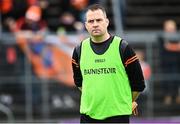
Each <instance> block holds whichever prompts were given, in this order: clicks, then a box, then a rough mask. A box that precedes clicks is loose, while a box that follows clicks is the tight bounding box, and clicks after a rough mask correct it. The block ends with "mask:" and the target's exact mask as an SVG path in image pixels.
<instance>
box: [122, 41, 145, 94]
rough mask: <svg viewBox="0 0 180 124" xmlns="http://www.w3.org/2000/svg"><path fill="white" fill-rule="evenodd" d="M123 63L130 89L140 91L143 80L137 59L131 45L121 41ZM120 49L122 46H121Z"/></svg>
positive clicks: (143, 84)
mask: <svg viewBox="0 0 180 124" xmlns="http://www.w3.org/2000/svg"><path fill="white" fill-rule="evenodd" d="M121 47H123V49H124V50H123V51H121V54H122V58H123V63H124V66H125V70H126V73H127V75H128V78H129V81H130V86H131V90H132V91H138V92H142V91H143V90H144V88H145V81H144V76H143V72H142V69H141V65H140V63H139V59H138V58H137V56H136V53H135V52H134V50H133V49H132V47H131V46H130V45H129V44H128V43H127V42H126V41H123V42H122V43H121ZM121 49H122V48H121Z"/></svg>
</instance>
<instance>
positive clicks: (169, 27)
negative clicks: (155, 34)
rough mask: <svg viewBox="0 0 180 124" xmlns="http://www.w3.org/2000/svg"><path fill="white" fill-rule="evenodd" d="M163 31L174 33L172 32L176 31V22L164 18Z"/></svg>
mask: <svg viewBox="0 0 180 124" xmlns="http://www.w3.org/2000/svg"><path fill="white" fill-rule="evenodd" d="M163 26H164V31H165V32H169V33H174V32H176V30H177V29H176V28H177V26H176V22H175V21H174V20H171V19H170V20H166V21H165V22H164V25H163Z"/></svg>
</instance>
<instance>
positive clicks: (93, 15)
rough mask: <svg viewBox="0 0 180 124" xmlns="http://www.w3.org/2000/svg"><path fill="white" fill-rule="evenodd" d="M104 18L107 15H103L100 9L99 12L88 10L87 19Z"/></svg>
mask: <svg viewBox="0 0 180 124" xmlns="http://www.w3.org/2000/svg"><path fill="white" fill-rule="evenodd" d="M102 17H103V18H104V17H105V14H104V13H103V11H102V10H100V9H98V10H93V11H92V10H88V11H87V13H86V19H89V18H102Z"/></svg>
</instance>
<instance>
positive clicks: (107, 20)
mask: <svg viewBox="0 0 180 124" xmlns="http://www.w3.org/2000/svg"><path fill="white" fill-rule="evenodd" d="M106 23H107V26H109V19H108V18H106Z"/></svg>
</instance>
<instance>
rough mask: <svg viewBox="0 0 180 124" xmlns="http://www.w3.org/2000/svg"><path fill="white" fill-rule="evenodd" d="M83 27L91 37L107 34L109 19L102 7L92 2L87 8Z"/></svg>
mask: <svg viewBox="0 0 180 124" xmlns="http://www.w3.org/2000/svg"><path fill="white" fill-rule="evenodd" d="M85 16H86V17H85V19H86V21H85V27H86V29H87V31H88V32H89V34H90V35H91V36H92V37H103V36H104V35H106V34H107V27H108V25H109V20H108V18H107V15H106V11H105V9H104V7H102V6H101V5H99V4H93V5H91V6H89V7H88V8H87V11H86V15H85Z"/></svg>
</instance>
